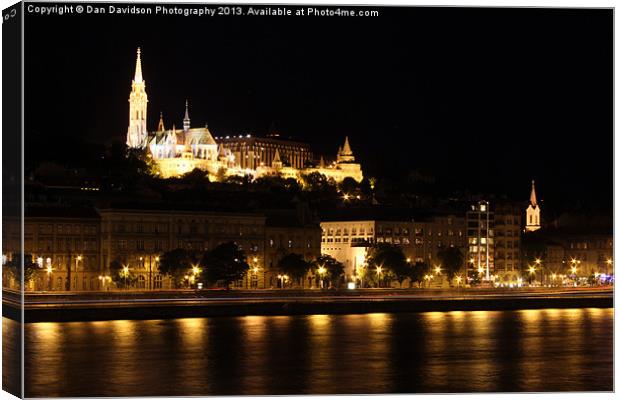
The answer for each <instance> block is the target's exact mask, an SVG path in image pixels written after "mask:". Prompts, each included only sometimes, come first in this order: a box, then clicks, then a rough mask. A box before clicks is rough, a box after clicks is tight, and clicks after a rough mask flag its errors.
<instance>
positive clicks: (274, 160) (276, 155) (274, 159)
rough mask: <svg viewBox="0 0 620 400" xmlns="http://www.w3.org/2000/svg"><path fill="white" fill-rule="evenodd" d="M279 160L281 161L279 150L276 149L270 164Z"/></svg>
mask: <svg viewBox="0 0 620 400" xmlns="http://www.w3.org/2000/svg"><path fill="white" fill-rule="evenodd" d="M279 162H281V161H280V152H279V151H278V149H276V154H274V156H273V161H272V164H273V163H279Z"/></svg>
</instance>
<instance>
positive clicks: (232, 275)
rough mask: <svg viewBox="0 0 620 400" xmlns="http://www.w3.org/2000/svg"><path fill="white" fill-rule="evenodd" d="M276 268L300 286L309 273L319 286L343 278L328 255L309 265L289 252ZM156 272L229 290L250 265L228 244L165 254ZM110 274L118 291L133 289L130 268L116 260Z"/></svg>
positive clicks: (179, 280) (341, 270) (180, 284)
mask: <svg viewBox="0 0 620 400" xmlns="http://www.w3.org/2000/svg"><path fill="white" fill-rule="evenodd" d="M276 268H277V272H278V273H279V274H280V275H281V276H286V277H287V278H288V280H289V281H290V283H292V284H299V283H300V282H301V281H302V280H303V279H304V278H305V277H306V276H307V274H308V272H314V275H315V276H317V277H319V279H320V281H321V282H322V286H324V285H334V286H338V285H340V283H341V281H342V278H343V276H344V266H343V265H342V263H340V262H338V261H337V260H336V259H334V258H333V257H330V256H327V255H322V256H320V257H318V258H317V259H316V260H314V261H311V262H310V261H307V260H305V259H304V257H303V256H302V255H301V254H295V253H290V254H287V255H285V256H284V257H282V259H281V260H280V261H279V263H278V265H277V266H276ZM159 272H160V273H161V274H163V275H167V276H169V277H170V278H171V279H172V282H173V285H174V286H175V287H177V288H179V287H183V286H187V285H188V284H190V283H191V281H194V282H198V281H201V282H204V283H206V284H208V285H211V286H216V285H221V286H224V287H226V288H229V287H230V285H231V284H232V283H233V282H236V281H239V280H241V279H243V278H245V277H246V276H247V274H248V273H249V272H250V265H249V264H248V262H247V255H246V254H245V252H244V251H242V250H240V249H239V247H238V246H237V245H236V244H235V243H233V242H229V243H223V244H220V245H219V246H217V247H215V248H214V249H213V250H210V251H206V252H195V251H190V250H185V249H174V250H170V251H167V252H165V253H163V254H162V255H161V256H160V258H159ZM110 275H111V278H112V280H113V281H114V282H115V283H116V285H117V286H118V287H120V288H124V287H128V286H132V285H133V284H134V283H135V281H136V276H135V275H134V274H133V273H132V271H131V269H129V268H127V267H126V266H124V265H123V264H122V263H121V262H120V261H119V260H114V261H112V262H111V263H110ZM283 283H284V282H283Z"/></svg>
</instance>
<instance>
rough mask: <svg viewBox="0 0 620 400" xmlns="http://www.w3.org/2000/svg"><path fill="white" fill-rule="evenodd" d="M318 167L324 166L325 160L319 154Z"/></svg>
mask: <svg viewBox="0 0 620 400" xmlns="http://www.w3.org/2000/svg"><path fill="white" fill-rule="evenodd" d="M319 168H325V160H324V159H323V156H321V160H320V161H319Z"/></svg>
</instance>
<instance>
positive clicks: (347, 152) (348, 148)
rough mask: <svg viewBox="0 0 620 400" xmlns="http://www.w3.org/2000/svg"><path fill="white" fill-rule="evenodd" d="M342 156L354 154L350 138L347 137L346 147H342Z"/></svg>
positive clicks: (345, 139)
mask: <svg viewBox="0 0 620 400" xmlns="http://www.w3.org/2000/svg"><path fill="white" fill-rule="evenodd" d="M342 155H343V156H352V155H353V152H352V151H351V146H350V145H349V137H348V136H345V138H344V146H343V147H342Z"/></svg>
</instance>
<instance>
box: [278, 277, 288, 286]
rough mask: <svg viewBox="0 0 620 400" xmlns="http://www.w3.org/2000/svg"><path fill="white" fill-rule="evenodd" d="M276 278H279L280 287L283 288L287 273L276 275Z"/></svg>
mask: <svg viewBox="0 0 620 400" xmlns="http://www.w3.org/2000/svg"><path fill="white" fill-rule="evenodd" d="M278 279H279V280H280V282H281V283H280V289H284V283H285V282H288V275H278Z"/></svg>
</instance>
